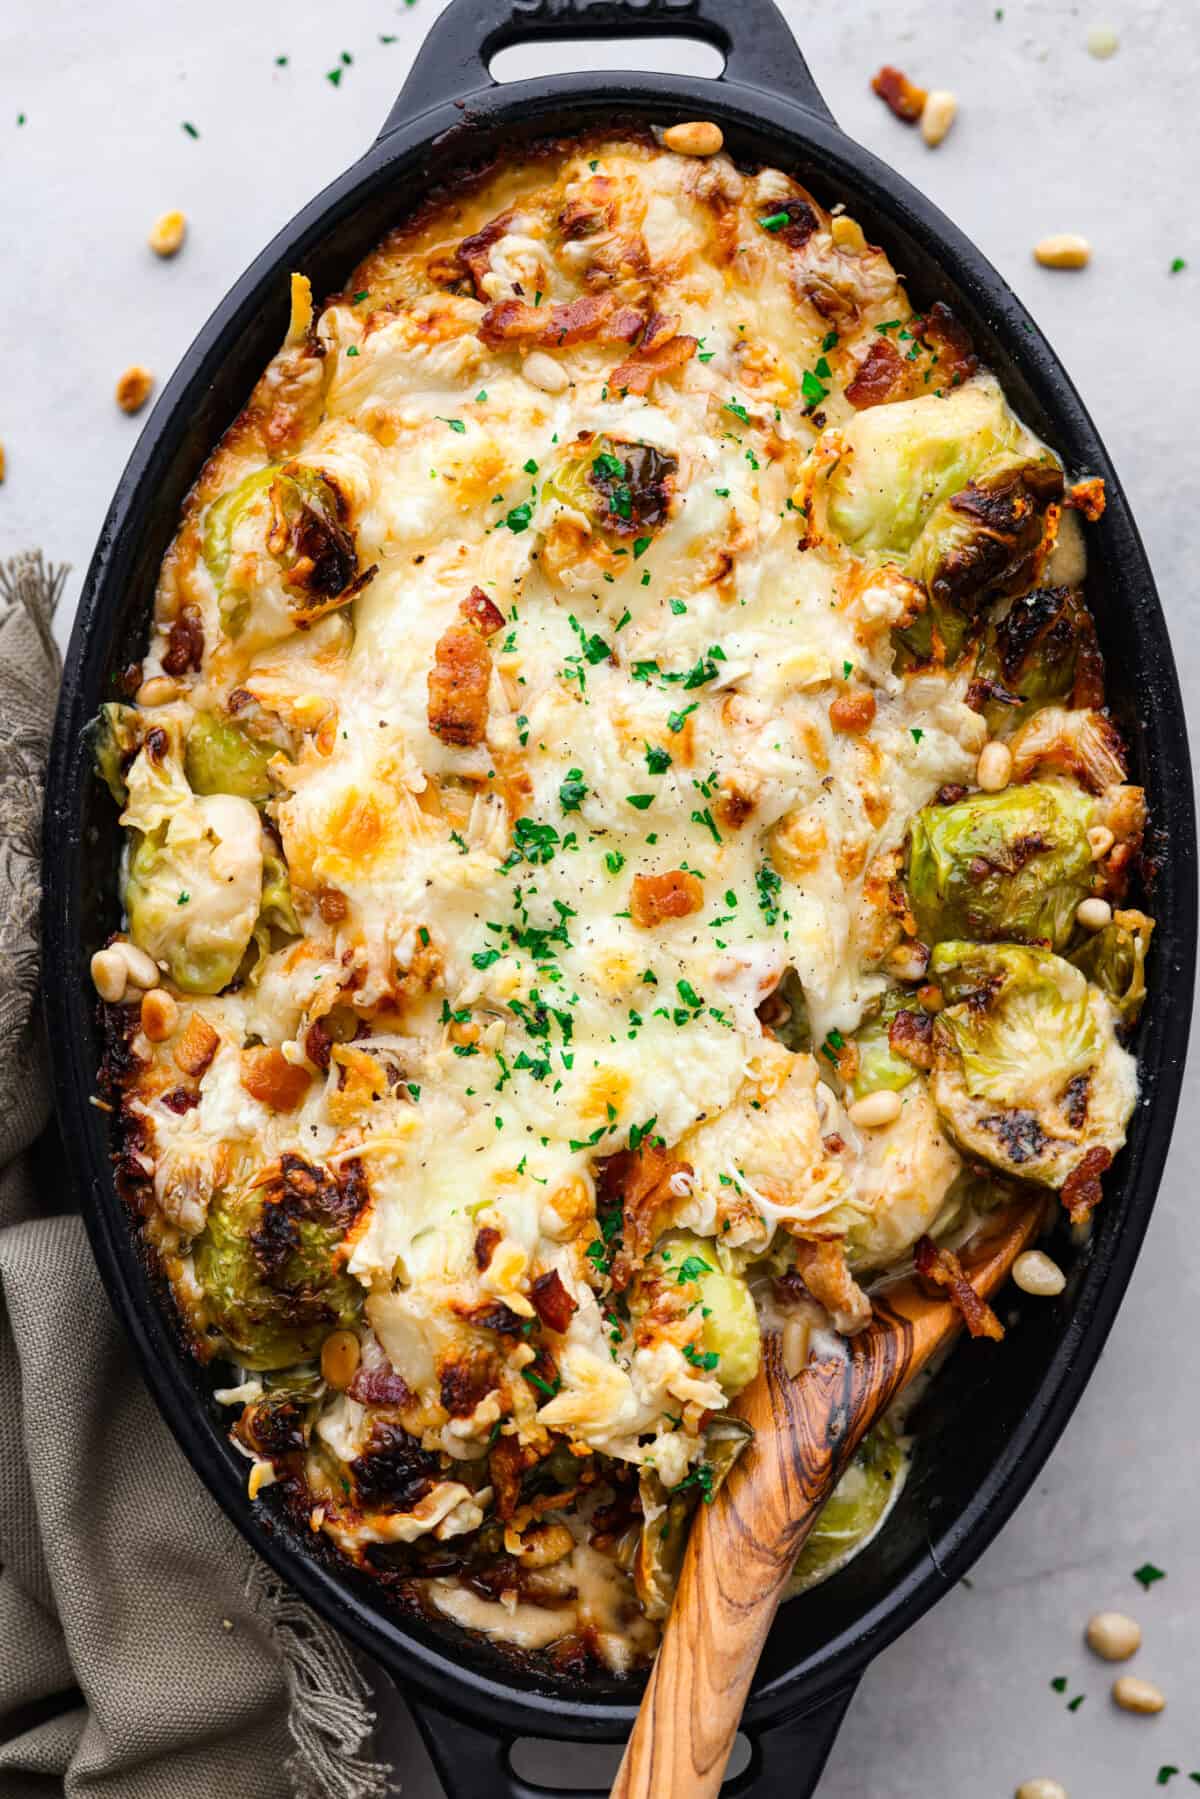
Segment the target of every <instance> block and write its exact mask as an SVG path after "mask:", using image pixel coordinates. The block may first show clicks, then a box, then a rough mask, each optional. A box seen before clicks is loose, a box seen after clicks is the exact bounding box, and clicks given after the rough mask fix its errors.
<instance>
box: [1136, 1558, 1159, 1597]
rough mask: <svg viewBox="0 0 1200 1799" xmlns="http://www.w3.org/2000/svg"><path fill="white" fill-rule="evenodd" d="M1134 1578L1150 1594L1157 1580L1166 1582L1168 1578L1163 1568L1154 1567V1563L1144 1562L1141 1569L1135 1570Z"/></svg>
mask: <svg viewBox="0 0 1200 1799" xmlns="http://www.w3.org/2000/svg"><path fill="white" fill-rule="evenodd" d="M1133 1578H1134V1579H1135V1580H1136V1581H1138V1582H1139V1583H1140V1584H1141V1586H1142V1587H1143V1588H1144V1589H1145V1590H1146V1591H1147V1592H1149V1590H1150V1588H1151V1587H1152V1586H1153V1585H1154V1583H1155V1581H1156V1580H1165V1579H1166V1578H1167V1577H1166V1575H1165V1573H1164V1572H1163V1570H1162V1569H1161V1568H1156V1567H1155V1566H1154V1563H1153V1562H1143V1563H1142V1565H1141V1567H1140V1568H1135V1569H1134V1571H1133Z"/></svg>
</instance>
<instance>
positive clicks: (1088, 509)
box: [163, 475, 1108, 668]
mask: <svg viewBox="0 0 1200 1799" xmlns="http://www.w3.org/2000/svg"><path fill="white" fill-rule="evenodd" d="M1063 504H1064V505H1065V506H1069V507H1070V508H1071V510H1072V512H1081V513H1082V514H1083V516H1084V518H1085V519H1087V521H1088V523H1089V524H1092V525H1094V524H1095V522H1096V520H1097V519H1098V518H1102V517H1103V515H1104V508H1105V506H1106V505H1107V504H1108V498H1107V495H1106V494H1105V491H1104V477H1103V476H1102V475H1089V476H1088V478H1087V480H1086V481H1076V482H1075V484H1074V486H1073V487H1068V489H1067V491H1066V493H1065V494H1064V495H1063ZM166 666H167V665H166V663H165V662H164V663H163V667H164V668H166Z"/></svg>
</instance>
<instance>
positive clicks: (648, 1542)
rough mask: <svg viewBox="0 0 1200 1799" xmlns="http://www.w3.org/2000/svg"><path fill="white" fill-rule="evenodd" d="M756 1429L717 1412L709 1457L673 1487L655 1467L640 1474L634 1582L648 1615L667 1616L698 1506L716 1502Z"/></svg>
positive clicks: (709, 1433) (707, 1451)
mask: <svg viewBox="0 0 1200 1799" xmlns="http://www.w3.org/2000/svg"><path fill="white" fill-rule="evenodd" d="M753 1436H754V1432H753V1430H752V1429H751V1427H750V1426H749V1425H748V1424H746V1423H745V1422H744V1420H743V1419H741V1418H730V1417H726V1416H723V1415H722V1416H718V1417H716V1418H714V1419H713V1421H712V1423H711V1424H710V1425H709V1427H708V1430H707V1431H706V1432H705V1437H704V1457H703V1460H702V1461H700V1462H698V1463H697V1464H696V1466H695V1467H694V1468H692V1469H691V1470H690V1471H689V1473H688V1474H687V1475H686V1476H685V1478H684V1479H683V1480H681V1481H680V1482H679V1485H678V1486H676V1487H672V1488H671V1489H670V1490H668V1489H667V1488H666V1487H664V1486H663V1483H662V1481H661V1480H660V1479H659V1477H658V1474H657V1473H656V1472H655V1470H654V1469H653V1468H643V1469H642V1471H641V1475H640V1477H639V1482H638V1485H639V1490H640V1497H641V1502H642V1516H643V1517H644V1519H645V1523H644V1524H643V1526H642V1534H641V1536H640V1538H639V1539H638V1547H637V1554H636V1556H635V1558H634V1564H633V1579H634V1586H635V1587H636V1589H637V1596H638V1598H639V1600H640V1601H641V1604H642V1609H643V1610H644V1612H645V1614H646V1616H647V1617H648V1618H653V1619H656V1620H657V1619H662V1618H665V1617H666V1615H667V1613H668V1612H669V1611H670V1609H671V1601H672V1599H674V1597H675V1587H676V1583H677V1582H678V1580H679V1570H680V1568H681V1567H682V1566H683V1552H684V1550H685V1549H686V1548H687V1540H688V1533H689V1532H690V1530H691V1526H692V1518H693V1516H694V1515H695V1512H696V1508H697V1506H698V1505H699V1504H700V1503H701V1502H702V1501H703V1502H704V1503H707V1504H711V1502H712V1501H713V1499H715V1498H716V1495H717V1494H718V1493H719V1492H720V1490H721V1487H722V1485H723V1484H724V1482H725V1478H726V1476H727V1475H728V1473H729V1470H730V1469H731V1468H732V1467H733V1464H734V1463H735V1462H736V1461H737V1459H738V1457H739V1455H741V1453H742V1451H743V1449H745V1448H746V1446H747V1444H748V1443H749V1442H750V1441H751V1439H752V1438H753Z"/></svg>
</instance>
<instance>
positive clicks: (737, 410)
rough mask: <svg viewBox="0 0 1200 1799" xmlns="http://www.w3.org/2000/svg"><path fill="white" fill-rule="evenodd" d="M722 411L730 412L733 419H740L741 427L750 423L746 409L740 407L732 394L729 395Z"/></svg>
mask: <svg viewBox="0 0 1200 1799" xmlns="http://www.w3.org/2000/svg"><path fill="white" fill-rule="evenodd" d="M723 410H724V411H725V412H732V414H733V416H734V418H735V419H741V421H742V423H743V425H748V424H749V423H750V414H749V413H748V412H747V411H746V408H745V407H744V406H743V405H742V403H741V401H740V400H739V399H737V398H736V396H735V395H733V394H730V396H729V398H728V399H727V400H726V402H725V405H724V408H723Z"/></svg>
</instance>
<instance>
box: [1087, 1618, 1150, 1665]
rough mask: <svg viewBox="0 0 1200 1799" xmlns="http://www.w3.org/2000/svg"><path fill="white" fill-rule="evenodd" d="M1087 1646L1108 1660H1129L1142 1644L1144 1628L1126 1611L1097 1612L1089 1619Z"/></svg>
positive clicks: (1094, 1653)
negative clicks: (1129, 1616) (1126, 1613)
mask: <svg viewBox="0 0 1200 1799" xmlns="http://www.w3.org/2000/svg"><path fill="white" fill-rule="evenodd" d="M1085 1635H1086V1638H1087V1646H1088V1648H1089V1649H1090V1650H1091V1651H1092V1653H1093V1655H1099V1656H1101V1657H1103V1659H1104V1660H1105V1661H1106V1662H1127V1661H1128V1660H1129V1658H1130V1656H1131V1655H1136V1654H1137V1651H1138V1650H1139V1649H1140V1648H1141V1646H1142V1630H1141V1626H1140V1625H1139V1624H1138V1622H1137V1619H1136V1618H1127V1617H1126V1615H1125V1613H1124V1612H1097V1613H1096V1614H1095V1616H1094V1617H1091V1618H1089V1619H1088V1624H1087V1631H1086V1633H1085Z"/></svg>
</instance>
